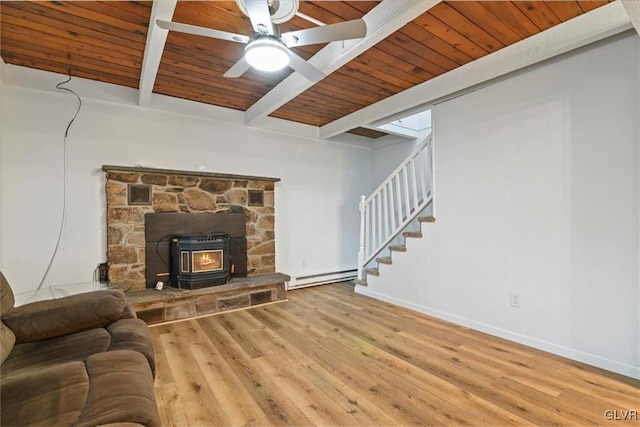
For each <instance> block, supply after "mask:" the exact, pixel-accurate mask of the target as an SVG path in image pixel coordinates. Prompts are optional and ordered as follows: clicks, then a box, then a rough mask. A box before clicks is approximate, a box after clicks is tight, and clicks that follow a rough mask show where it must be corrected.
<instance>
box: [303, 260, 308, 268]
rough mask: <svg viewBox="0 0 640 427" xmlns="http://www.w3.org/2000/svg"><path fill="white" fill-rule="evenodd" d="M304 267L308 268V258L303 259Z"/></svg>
mask: <svg viewBox="0 0 640 427" xmlns="http://www.w3.org/2000/svg"><path fill="white" fill-rule="evenodd" d="M302 268H307V260H306V259H303V260H302Z"/></svg>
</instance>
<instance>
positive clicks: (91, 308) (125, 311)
mask: <svg viewBox="0 0 640 427" xmlns="http://www.w3.org/2000/svg"><path fill="white" fill-rule="evenodd" d="M135 317H136V315H135V311H133V309H132V307H131V305H130V304H129V303H127V300H126V298H125V296H124V293H123V292H122V291H119V290H115V289H107V290H101V291H93V292H88V293H84V294H78V295H71V296H68V297H64V298H60V299H53V300H47V301H38V302H34V303H31V304H25V305H22V306H19V307H15V308H13V309H12V310H11V311H9V312H8V313H6V314H5V315H4V316H3V317H2V320H3V321H4V322H5V324H6V325H7V326H8V327H9V328H10V329H11V330H12V331H13V332H14V333H15V335H16V342H18V343H20V342H29V341H36V340H42V339H47V338H53V337H58V336H62V335H67V334H70V333H74V332H80V331H84V330H87V329H92V328H99V327H105V326H107V325H109V324H111V323H113V322H115V321H117V320H119V319H122V318H135Z"/></svg>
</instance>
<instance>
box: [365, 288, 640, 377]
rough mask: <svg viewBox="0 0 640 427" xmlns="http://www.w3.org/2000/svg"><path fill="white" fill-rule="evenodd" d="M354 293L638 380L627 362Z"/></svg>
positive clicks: (636, 370) (638, 372) (378, 296)
mask: <svg viewBox="0 0 640 427" xmlns="http://www.w3.org/2000/svg"><path fill="white" fill-rule="evenodd" d="M355 292H356V293H358V294H361V295H365V296H368V297H371V298H375V299H378V300H381V301H385V302H388V303H391V304H395V305H398V306H400V307H404V308H408V309H410V310H414V311H417V312H419V313H423V314H428V315H429V316H433V317H437V318H438V319H442V320H446V321H448V322H451V323H455V324H457V325H461V326H466V327H468V328H471V329H475V330H477V331H480V332H485V333H487V334H490V335H494V336H496V337H499V338H504V339H506V340H509V341H514V342H517V343H519V344H524V345H526V346H529V347H533V348H536V349H538V350H543V351H546V352H549V353H553V354H556V355H558V356H562V357H566V358H568V359H572V360H575V361H578V362H582V363H586V364H587V365H592V366H595V367H598V368H602V369H606V370H607V371H611V372H615V373H618V374H622V375H625V376H628V377H631V378H635V379H640V366H635V365H631V364H629V363H624V362H620V361H617V360H612V359H607V358H606V357H602V356H598V355H596V354H592V353H587V352H584V351H581V350H576V349H573V348H569V347H565V346H562V345H559V344H555V343H552V342H548V341H544V340H541V339H538V338H533V337H530V336H527V335H522V334H518V333H516V332H512V331H509V330H506V329H502V328H497V327H495V326H491V325H487V324H485V323H481V322H476V321H475V320H470V319H466V318H464V317H460V316H456V315H453V314H450V313H446V312H443V311H440V310H436V309H433V308H430V307H425V306H422V305H418V304H414V303H411V302H407V301H404V300H400V299H397V298H393V297H390V296H388V295H384V294H380V293H378V292H375V291H372V290H370V289H367V288H364V287H362V286H356V288H355Z"/></svg>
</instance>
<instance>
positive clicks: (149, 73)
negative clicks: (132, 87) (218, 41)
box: [138, 0, 178, 107]
mask: <svg viewBox="0 0 640 427" xmlns="http://www.w3.org/2000/svg"><path fill="white" fill-rule="evenodd" d="M177 4H178V0H154V1H153V6H152V7H151V17H150V18H149V30H148V31H147V44H146V46H145V48H144V58H143V60H142V71H141V72H140V87H139V89H138V105H140V106H141V107H147V106H149V103H150V102H151V92H152V91H153V86H154V84H155V82H156V76H157V75H158V68H159V67H160V60H161V59H162V52H163V51H164V45H165V43H166V41H167V35H168V34H169V31H168V30H163V29H162V28H160V27H158V26H157V25H156V20H157V19H163V20H165V21H171V18H173V12H174V10H175V8H176V5H177Z"/></svg>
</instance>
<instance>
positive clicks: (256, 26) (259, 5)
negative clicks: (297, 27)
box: [244, 0, 273, 35]
mask: <svg viewBox="0 0 640 427" xmlns="http://www.w3.org/2000/svg"><path fill="white" fill-rule="evenodd" d="M244 5H245V7H246V8H247V13H248V14H249V19H250V20H251V25H252V26H253V30H254V31H255V32H256V33H259V34H271V35H273V23H271V13H270V12H269V4H268V2H267V0H244Z"/></svg>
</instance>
